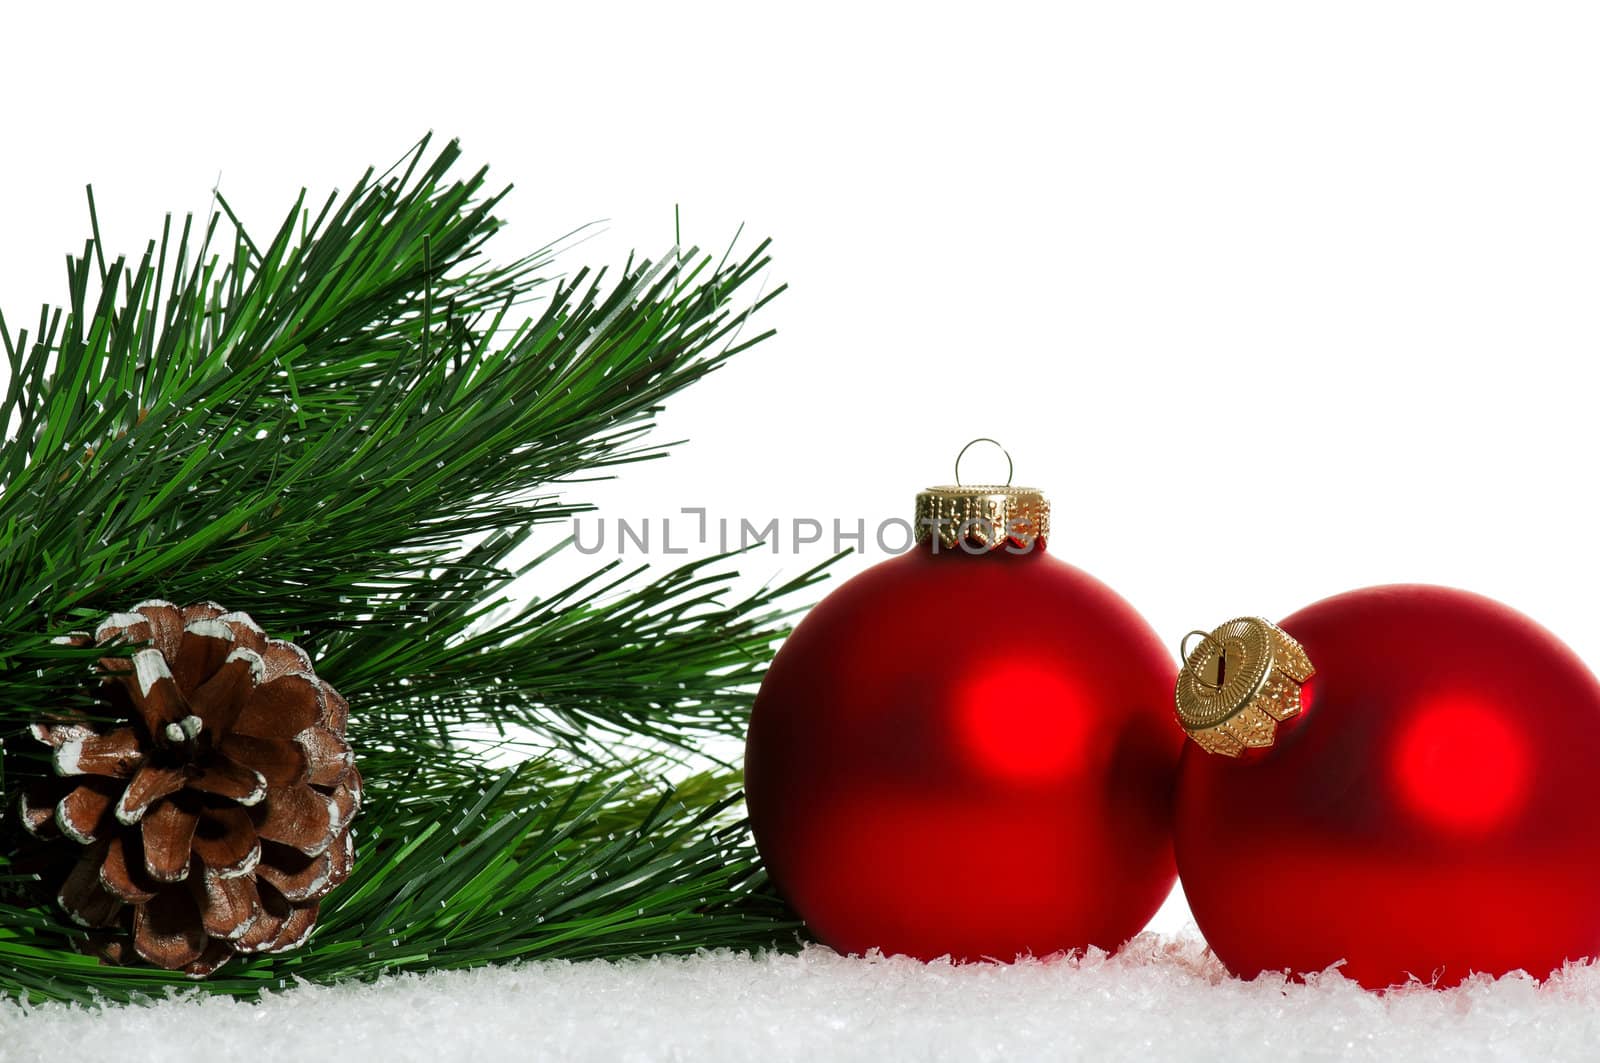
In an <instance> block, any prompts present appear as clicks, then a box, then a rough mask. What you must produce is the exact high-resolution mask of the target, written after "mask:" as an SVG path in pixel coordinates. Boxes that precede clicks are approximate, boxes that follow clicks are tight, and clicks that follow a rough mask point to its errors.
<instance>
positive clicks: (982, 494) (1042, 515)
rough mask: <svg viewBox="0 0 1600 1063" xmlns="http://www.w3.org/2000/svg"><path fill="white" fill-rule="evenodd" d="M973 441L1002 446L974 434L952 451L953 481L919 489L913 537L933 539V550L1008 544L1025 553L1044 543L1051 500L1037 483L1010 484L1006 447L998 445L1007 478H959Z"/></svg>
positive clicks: (980, 548)
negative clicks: (982, 481) (998, 480)
mask: <svg viewBox="0 0 1600 1063" xmlns="http://www.w3.org/2000/svg"><path fill="white" fill-rule="evenodd" d="M975 443H994V445H995V446H997V447H1000V444H999V443H995V441H994V440H992V439H988V438H982V439H974V440H973V441H972V442H971V443H968V444H967V445H966V446H964V447H962V448H961V453H960V454H957V455H956V482H955V483H953V484H946V485H943V486H940V487H930V488H928V489H926V490H924V491H920V492H918V493H917V510H916V520H915V521H914V522H913V524H912V528H913V529H914V534H915V538H916V541H917V542H918V543H925V542H929V541H931V540H935V539H936V540H937V546H936V549H941V550H954V549H956V548H957V547H958V546H959V547H961V548H962V549H964V550H967V551H968V552H971V553H982V552H984V551H986V550H997V549H999V548H1000V547H1003V546H1007V545H1012V544H1014V548H1016V549H1017V550H1019V551H1020V552H1027V551H1028V550H1031V549H1033V547H1034V545H1035V544H1039V545H1043V543H1044V542H1045V540H1046V539H1048V538H1049V536H1050V500H1049V499H1047V498H1045V496H1044V492H1043V491H1040V490H1039V489H1038V488H1036V487H1013V486H1011V474H1012V471H1013V469H1014V467H1013V465H1012V463H1011V455H1010V453H1008V452H1007V451H1006V449H1005V447H1000V452H1001V453H1003V454H1005V456H1006V482H1005V483H1003V484H964V483H962V482H961V459H962V458H963V457H964V456H965V455H966V453H967V451H968V450H970V449H972V446H973V444H975ZM974 548H975V549H974Z"/></svg>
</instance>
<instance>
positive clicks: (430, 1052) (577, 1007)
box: [0, 934, 1600, 1063]
mask: <svg viewBox="0 0 1600 1063" xmlns="http://www.w3.org/2000/svg"><path fill="white" fill-rule="evenodd" d="M1597 1044H1600V969H1597V968H1595V967H1593V966H1588V965H1584V966H1578V967H1573V968H1570V969H1568V970H1566V971H1563V972H1561V973H1559V974H1557V975H1556V976H1554V977H1552V978H1551V979H1549V980H1548V981H1547V982H1546V983H1544V984H1543V985H1538V984H1535V983H1534V981H1533V980H1532V979H1529V978H1525V977H1516V976H1512V977H1507V978H1503V979H1500V980H1498V981H1490V980H1487V979H1484V980H1480V981H1476V982H1469V983H1468V984H1467V985H1465V986H1462V987H1461V988H1459V989H1453V990H1448V991H1435V990H1430V989H1424V988H1420V987H1418V988H1412V989H1408V990H1403V991H1397V992H1391V993H1388V994H1384V995H1379V994H1374V993H1368V992H1365V991H1363V990H1362V989H1360V988H1359V987H1357V986H1356V985H1355V984H1354V983H1351V982H1349V981H1347V980H1345V979H1344V978H1342V977H1340V976H1339V975H1337V974H1325V975H1322V976H1319V977H1317V978H1316V979H1315V980H1314V982H1313V984H1289V983H1285V982H1284V981H1283V980H1282V979H1279V978H1264V979H1260V980H1257V981H1256V982H1252V983H1245V982H1240V981H1238V980H1236V979H1232V978H1229V977H1228V976H1227V975H1226V974H1225V973H1224V972H1223V971H1222V969H1221V968H1220V967H1219V966H1218V965H1217V963H1216V962H1215V961H1214V960H1212V959H1211V958H1210V957H1209V956H1208V955H1207V954H1206V953H1205V950H1204V946H1203V945H1202V944H1201V943H1200V942H1199V941H1198V940H1197V939H1196V938H1195V937H1193V936H1192V934H1185V935H1179V936H1176V937H1167V938H1161V937H1157V936H1155V935H1148V934H1147V935H1144V936H1141V937H1140V938H1137V939H1135V941H1134V942H1133V943H1131V944H1130V945H1129V946H1128V947H1127V948H1125V949H1124V950H1123V951H1122V952H1121V953H1119V954H1118V955H1116V956H1113V957H1106V956H1104V955H1103V954H1091V955H1089V956H1087V957H1085V958H1082V959H1054V960H1049V961H1044V962H1033V961H1030V962H1025V963H1020V964H1016V965H1010V966H999V965H975V966H951V965H949V964H946V963H933V964H921V963H917V962H915V961H912V960H907V959H901V958H896V959H865V960H862V959H850V958H845V957H841V956H838V955H836V954H834V953H832V952H830V951H828V950H827V949H823V948H811V949H808V950H807V951H805V952H804V953H802V954H801V955H799V956H780V955H773V954H769V955H759V956H754V957H752V956H746V955H739V954H734V953H707V954H701V955H697V956H691V957H686V958H667V959H655V960H633V961H625V962H619V963H607V962H587V963H564V962H548V963H528V964H522V965H520V966H516V967H508V968H498V969H495V968H489V969H482V970H475V971H464V972H451V973H442V974H433V975H428V976H422V977H418V976H405V977H396V978H391V979H386V980H384V981H382V982H379V983H377V984H375V985H344V986H338V987H333V988H329V987H321V986H310V985H306V986H299V987H296V988H292V989H289V990H285V991H282V992H279V993H275V994H272V995H270V996H268V997H267V998H266V999H265V1000H263V1001H261V1002H260V1003H257V1004H243V1003H238V1002H235V1001H231V1000H227V999H223V998H207V997H188V998H182V999H170V1000H165V1001H161V1002H159V1003H157V1004H154V1005H152V1006H144V1007H111V1008H106V1009H104V1010H99V1011H96V1010H89V1009H83V1008H76V1007H66V1006H61V1005H48V1006H44V1007H37V1008H27V1007H24V1006H22V1005H18V1004H4V1005H0V1058H3V1059H5V1060H8V1061H9V1060H19V1061H20V1060H60V1059H111V1058H114V1059H117V1060H118V1061H119V1063H124V1061H125V1063H136V1061H140V1060H160V1061H163V1063H170V1061H171V1060H174V1059H183V1058H207V1059H358V1060H428V1061H440V1060H457V1059H460V1060H466V1059H471V1060H538V1059H560V1060H618V1059H620V1060H757V1061H760V1063H777V1061H780V1060H863V1061H870V1063H890V1061H893V1060H1009V1059H1038V1058H1050V1059H1079V1058H1082V1059H1094V1060H1141V1061H1143V1060H1166V1059H1179V1060H1188V1059H1198V1060H1230V1061H1232V1060H1238V1061H1249V1060H1271V1061H1279V1060H1289V1059H1335V1058H1338V1059H1361V1060H1369V1059H1406V1060H1422V1059H1448V1060H1452V1061H1469V1060H1519V1059H1592V1058H1594V1053H1595V1051H1596V1048H1595V1046H1596V1045H1597ZM113 1046H114V1047H113Z"/></svg>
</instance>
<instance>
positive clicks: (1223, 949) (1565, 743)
mask: <svg viewBox="0 0 1600 1063" xmlns="http://www.w3.org/2000/svg"><path fill="white" fill-rule="evenodd" d="M1235 623H1242V622H1235ZM1278 626H1279V627H1280V628H1281V629H1282V631H1283V632H1286V633H1287V634H1288V635H1289V636H1292V638H1293V639H1294V640H1295V641H1297V642H1298V643H1299V645H1300V646H1301V647H1302V648H1303V649H1304V653H1305V657H1306V658H1307V659H1308V660H1309V662H1310V664H1311V667H1312V668H1314V669H1315V671H1314V674H1312V676H1311V677H1310V679H1309V680H1308V681H1307V682H1306V683H1305V685H1304V687H1303V688H1301V689H1300V695H1301V702H1302V706H1301V709H1300V712H1299V713H1298V715H1293V716H1290V717H1288V718H1287V719H1285V720H1284V722H1282V723H1280V724H1278V725H1277V727H1276V733H1275V734H1269V735H1268V736H1267V737H1266V739H1265V741H1266V742H1268V743H1270V744H1267V745H1266V746H1265V748H1260V749H1246V750H1244V751H1243V753H1242V755H1239V756H1237V757H1229V756H1218V755H1216V754H1215V753H1212V752H1207V750H1206V749H1202V748H1200V747H1199V746H1198V745H1193V744H1191V745H1190V746H1189V747H1188V748H1187V749H1186V750H1185V752H1184V754H1183V762H1182V765H1181V767H1180V769H1179V781H1178V786H1177V795H1176V804H1177V811H1176V842H1177V857H1178V867H1179V872H1180V875H1181V878H1182V881H1183V886H1184V891H1185V893H1186V894H1187V896H1188V899H1189V904H1190V907H1191V908H1192V910H1193V912H1194V917H1195V921H1196V922H1197V923H1198V924H1199V927H1200V930H1201V932H1202V933H1204V934H1205V937H1206V940H1207V941H1208V942H1209V943H1210V945H1211V947H1212V949H1213V950H1214V951H1215V952H1216V954H1217V956H1218V957H1219V958H1220V959H1221V960H1222V962H1223V963H1224V964H1226V965H1227V967H1228V969H1229V970H1231V971H1232V972H1234V973H1235V974H1238V975H1241V976H1244V977H1250V976H1253V975H1255V974H1258V973H1260V972H1262V971H1289V972H1292V973H1295V974H1300V973H1305V972H1310V971H1319V970H1322V969H1323V968H1325V967H1327V966H1329V965H1330V964H1334V963H1337V962H1339V961H1343V967H1342V970H1343V972H1344V974H1346V975H1347V976H1349V977H1351V978H1353V979H1355V980H1356V981H1358V982H1360V983H1361V984H1362V985H1364V986H1367V987H1369V988H1382V987H1386V986H1389V985H1394V984H1398V983H1403V982H1406V981H1408V980H1409V979H1411V978H1412V977H1415V978H1417V979H1420V980H1422V981H1424V982H1434V983H1436V984H1438V985H1441V986H1445V985H1453V984H1455V983H1457V982H1459V981H1461V980H1462V979H1463V978H1465V977H1466V976H1467V975H1469V974H1471V973H1474V972H1483V973H1488V974H1495V975H1498V974H1503V973H1505V972H1508V971H1514V970H1519V969H1520V970H1524V971H1528V972H1530V973H1532V974H1533V975H1535V976H1538V977H1543V976H1545V975H1547V974H1549V973H1550V972H1551V971H1552V970H1553V969H1555V968H1557V967H1559V966H1560V965H1561V964H1562V963H1563V962H1564V961H1566V960H1579V959H1583V958H1585V957H1591V956H1596V955H1600V816H1596V815H1595V814H1594V810H1593V808H1592V807H1591V802H1590V795H1591V792H1592V787H1593V785H1594V780H1595V776H1596V771H1597V769H1600V683H1597V682H1596V680H1595V677H1594V675H1593V674H1592V673H1591V672H1590V671H1589V669H1588V668H1586V667H1585V666H1584V664H1583V662H1582V661H1580V660H1579V659H1578V658H1577V656H1576V655H1574V654H1573V652H1572V651H1571V650H1570V649H1568V648H1567V647H1566V646H1565V645H1564V644H1563V643H1562V642H1560V641H1559V640H1558V639H1557V638H1556V637H1555V636H1554V635H1552V634H1550V632H1548V631H1546V630H1545V629H1544V628H1542V627H1540V626H1539V625H1538V624H1535V623H1534V622H1533V621H1532V620H1529V619H1528V618H1527V617H1525V616H1523V615H1522V614H1520V613H1518V612H1516V611H1514V610H1512V609H1510V608H1508V607H1507V606H1504V605H1501V604H1499V603H1497V602H1494V601H1491V600H1489V599H1487V598H1483V597H1480V596H1478V595H1475V594H1468V593H1466V592H1464V591H1457V590H1450V589H1447V588H1443V587H1427V586H1390V587H1373V588H1370V589H1367V590H1360V591H1352V592H1350V593H1348V594H1341V595H1339V596H1337V597H1334V598H1329V599H1327V600H1325V601H1321V602H1318V603H1317V604H1315V605H1312V606H1309V607H1307V608H1305V609H1302V610H1301V611H1299V612H1297V613H1295V614H1294V615H1293V616H1290V617H1288V618H1286V619H1285V620H1283V621H1282V622H1281V624H1279V625H1278ZM1226 627H1227V625H1224V628H1219V629H1218V632H1215V633H1213V636H1208V639H1212V638H1213V637H1220V639H1221V641H1223V642H1227V644H1228V645H1229V646H1230V647H1233V646H1235V645H1236V644H1235V643H1233V642H1231V641H1228V638H1227V636H1226V633H1225V628H1226ZM1218 648H1219V647H1217V646H1216V645H1213V646H1212V647H1206V646H1202V647H1200V648H1199V649H1197V650H1196V654H1195V656H1192V657H1190V659H1189V661H1188V662H1186V665H1185V672H1184V675H1183V676H1182V677H1180V681H1179V705H1180V714H1181V712H1182V707H1183V703H1184V684H1185V683H1186V682H1192V676H1191V668H1192V667H1194V666H1195V665H1196V664H1197V662H1198V659H1199V658H1201V657H1209V658H1212V666H1213V667H1214V666H1215V660H1214V659H1215V658H1217V657H1221V658H1222V659H1223V661H1224V662H1227V660H1228V657H1229V654H1228V653H1227V652H1226V651H1224V652H1220V653H1219V652H1218ZM1241 654H1243V655H1245V656H1248V654H1247V653H1244V651H1243V650H1241ZM1248 664H1249V662H1246V661H1241V662H1238V667H1241V668H1242V667H1247V666H1248ZM1212 682H1215V679H1214V678H1213V679H1212V680H1209V681H1208V686H1207V689H1208V690H1211V689H1215V688H1214V687H1212V686H1211V685H1210V684H1211V683H1212ZM1287 683H1289V684H1292V680H1290V681H1287ZM1291 688H1292V687H1291ZM1187 723H1188V721H1186V725H1187ZM1268 730H1269V731H1270V730H1271V727H1270V725H1268ZM1240 733H1243V732H1240ZM1202 737H1203V736H1202Z"/></svg>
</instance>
